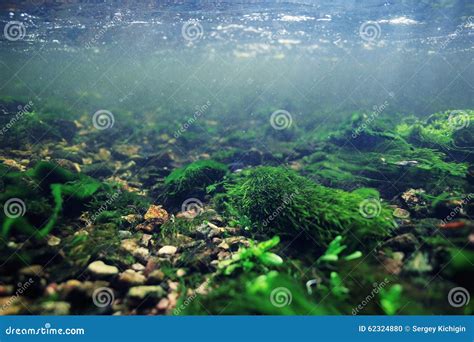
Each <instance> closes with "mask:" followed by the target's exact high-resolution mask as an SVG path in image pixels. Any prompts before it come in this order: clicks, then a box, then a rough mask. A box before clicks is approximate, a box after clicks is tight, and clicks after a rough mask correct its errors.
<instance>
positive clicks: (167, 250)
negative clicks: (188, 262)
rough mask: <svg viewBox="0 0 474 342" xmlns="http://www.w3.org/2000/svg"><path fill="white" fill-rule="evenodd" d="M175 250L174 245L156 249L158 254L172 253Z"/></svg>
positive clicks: (176, 249)
mask: <svg viewBox="0 0 474 342" xmlns="http://www.w3.org/2000/svg"><path fill="white" fill-rule="evenodd" d="M177 251H178V248H176V247H175V246H163V247H161V248H160V249H159V250H158V255H174V254H176V252H177Z"/></svg>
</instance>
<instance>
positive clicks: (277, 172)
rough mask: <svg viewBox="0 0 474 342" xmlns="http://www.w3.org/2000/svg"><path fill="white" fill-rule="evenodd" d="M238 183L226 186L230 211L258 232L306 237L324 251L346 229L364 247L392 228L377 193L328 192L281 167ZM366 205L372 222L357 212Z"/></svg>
mask: <svg viewBox="0 0 474 342" xmlns="http://www.w3.org/2000/svg"><path fill="white" fill-rule="evenodd" d="M239 178H240V179H239V180H238V181H237V182H236V183H235V184H231V185H229V186H228V196H229V211H230V212H231V213H235V216H237V217H240V218H241V219H242V218H247V219H248V220H249V221H250V222H251V223H252V225H253V226H255V228H256V229H258V230H259V231H260V232H263V233H267V234H279V235H281V236H289V237H291V238H296V237H299V236H300V235H302V237H303V238H307V237H306V236H305V235H306V234H308V235H309V236H310V238H312V239H313V241H314V242H315V243H316V244H317V245H319V246H321V247H325V246H327V244H328V243H329V242H330V241H331V240H332V239H334V238H335V237H336V236H337V235H339V234H341V233H343V232H344V233H346V230H350V231H351V233H352V234H353V235H354V236H355V237H356V238H357V239H358V240H359V241H361V242H362V243H363V241H365V242H367V243H368V242H370V241H376V239H377V238H381V237H384V236H387V235H388V233H389V231H390V229H391V228H393V225H392V223H391V220H390V218H391V212H390V211H389V210H387V208H386V207H385V206H383V207H382V205H381V204H380V203H379V194H378V192H377V191H376V190H372V189H359V190H357V191H354V192H351V193H349V192H345V191H342V190H335V189H330V188H327V187H324V186H321V185H317V184H315V183H313V182H312V181H311V180H308V179H306V178H304V177H302V176H300V175H298V174H297V173H296V172H295V171H293V170H288V169H285V168H282V167H257V168H255V169H252V170H249V171H248V172H245V173H244V175H242V176H241V177H239ZM368 200H372V201H374V203H376V205H377V206H379V207H378V208H377V210H378V211H380V212H379V215H377V217H374V218H373V220H371V219H367V217H364V215H363V214H364V213H362V214H361V212H360V211H359V206H360V204H361V203H362V202H363V201H368Z"/></svg>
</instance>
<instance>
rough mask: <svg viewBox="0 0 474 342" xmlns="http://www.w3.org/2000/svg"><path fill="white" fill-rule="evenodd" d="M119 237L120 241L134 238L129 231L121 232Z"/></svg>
mask: <svg viewBox="0 0 474 342" xmlns="http://www.w3.org/2000/svg"><path fill="white" fill-rule="evenodd" d="M118 236H119V238H120V239H128V238H130V237H132V232H129V231H128V230H119V231H118Z"/></svg>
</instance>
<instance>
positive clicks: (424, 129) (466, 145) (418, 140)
mask: <svg viewBox="0 0 474 342" xmlns="http://www.w3.org/2000/svg"><path fill="white" fill-rule="evenodd" d="M473 121H474V111H473V110H451V111H446V112H442V113H435V114H433V115H431V116H430V117H429V118H428V119H427V120H426V121H421V120H417V119H415V118H406V119H405V120H404V122H403V123H401V124H399V125H398V126H397V127H396V132H397V133H398V134H400V135H401V136H402V137H404V138H406V139H407V140H408V141H409V142H410V143H412V144H414V145H416V146H423V147H429V148H434V149H439V150H441V151H446V150H447V151H450V153H449V155H450V156H452V157H454V158H455V159H457V160H461V161H464V160H468V161H472V156H471V153H470V152H471V151H472V148H473V147H474V133H473V130H472V127H470V126H471V125H472V122H473Z"/></svg>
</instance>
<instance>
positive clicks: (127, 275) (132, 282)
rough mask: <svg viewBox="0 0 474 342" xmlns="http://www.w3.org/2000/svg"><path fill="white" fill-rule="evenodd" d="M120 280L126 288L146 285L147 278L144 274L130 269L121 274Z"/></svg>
mask: <svg viewBox="0 0 474 342" xmlns="http://www.w3.org/2000/svg"><path fill="white" fill-rule="evenodd" d="M118 280H119V281H120V282H121V283H123V284H125V285H126V286H138V285H143V284H145V281H146V278H145V276H144V275H143V274H141V273H139V272H136V271H134V270H131V269H128V270H126V271H125V272H123V273H120V275H119V277H118Z"/></svg>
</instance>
